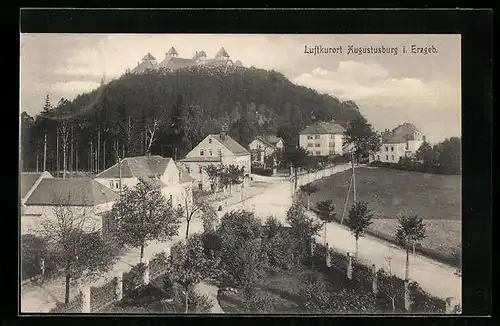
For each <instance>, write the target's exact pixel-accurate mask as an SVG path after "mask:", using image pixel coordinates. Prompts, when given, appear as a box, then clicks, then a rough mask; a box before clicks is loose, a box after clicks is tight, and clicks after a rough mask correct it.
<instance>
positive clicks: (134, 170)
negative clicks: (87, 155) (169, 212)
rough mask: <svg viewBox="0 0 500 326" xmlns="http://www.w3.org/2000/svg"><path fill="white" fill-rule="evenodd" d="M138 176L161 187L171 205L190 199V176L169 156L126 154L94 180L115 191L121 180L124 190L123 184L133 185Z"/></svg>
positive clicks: (191, 192) (117, 191)
mask: <svg viewBox="0 0 500 326" xmlns="http://www.w3.org/2000/svg"><path fill="white" fill-rule="evenodd" d="M139 179H142V180H144V181H146V182H150V183H152V184H154V185H156V186H158V187H160V188H161V191H162V193H163V195H164V196H165V198H166V199H167V200H168V201H170V202H171V203H172V205H173V206H174V207H176V206H177V205H179V204H181V205H183V206H184V204H185V200H186V199H187V201H188V205H191V203H192V200H193V178H191V177H190V176H189V174H188V173H187V172H186V171H185V170H184V169H183V168H182V167H179V166H178V165H177V164H176V163H175V162H174V160H173V159H171V158H165V157H161V156H153V155H151V156H137V157H127V158H125V159H123V160H121V162H120V163H116V164H115V165H113V166H111V167H109V168H108V169H106V170H104V171H102V172H101V173H99V174H98V175H96V176H95V177H94V180H95V181H97V182H99V183H100V184H102V185H104V186H106V187H108V188H109V189H111V190H112V191H113V192H115V193H119V192H120V180H121V187H122V190H123V189H124V187H128V188H129V189H131V188H133V187H135V185H136V184H138V183H139Z"/></svg>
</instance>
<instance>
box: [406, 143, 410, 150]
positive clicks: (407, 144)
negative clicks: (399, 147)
mask: <svg viewBox="0 0 500 326" xmlns="http://www.w3.org/2000/svg"><path fill="white" fill-rule="evenodd" d="M408 148H410V144H409V143H408V141H406V146H405V149H406V150H408Z"/></svg>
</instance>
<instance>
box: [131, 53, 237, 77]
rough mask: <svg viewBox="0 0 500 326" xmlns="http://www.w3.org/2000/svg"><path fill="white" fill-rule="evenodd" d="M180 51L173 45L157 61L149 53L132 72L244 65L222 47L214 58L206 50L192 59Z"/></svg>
mask: <svg viewBox="0 0 500 326" xmlns="http://www.w3.org/2000/svg"><path fill="white" fill-rule="evenodd" d="M178 56H179V53H177V50H175V48H174V47H171V48H170V50H168V52H167V53H166V54H165V59H164V60H163V61H162V62H160V63H157V61H156V58H155V57H153V56H152V55H151V53H147V54H146V55H145V56H144V57H143V58H142V59H141V62H138V63H137V66H136V67H135V68H134V69H132V71H131V73H133V74H134V73H135V74H137V73H142V72H144V71H146V70H154V69H162V68H163V69H168V70H177V69H181V68H185V67H190V66H201V65H203V66H228V65H229V66H232V65H234V66H242V63H241V61H239V60H237V61H236V62H233V61H232V60H231V59H230V58H229V54H228V53H227V51H226V50H225V49H224V48H223V47H222V48H220V50H219V51H218V52H217V54H216V55H215V57H214V58H207V54H206V53H205V51H203V50H202V51H196V52H195V54H194V56H193V58H192V59H188V58H179V57H178Z"/></svg>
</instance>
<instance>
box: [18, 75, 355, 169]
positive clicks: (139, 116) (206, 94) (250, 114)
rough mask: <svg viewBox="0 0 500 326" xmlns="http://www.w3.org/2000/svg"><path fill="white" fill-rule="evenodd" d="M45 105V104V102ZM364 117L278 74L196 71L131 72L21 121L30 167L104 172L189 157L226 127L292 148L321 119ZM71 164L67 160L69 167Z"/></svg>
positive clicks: (25, 162) (239, 135)
mask: <svg viewBox="0 0 500 326" xmlns="http://www.w3.org/2000/svg"><path fill="white" fill-rule="evenodd" d="M41 105H42V103H41ZM357 116H360V113H359V110H358V108H357V106H356V104H355V103H354V102H352V101H346V102H342V101H340V100H338V99H336V98H334V97H331V96H328V95H324V94H319V93H318V92H316V91H314V90H312V89H309V88H306V87H302V86H297V85H295V84H293V83H292V82H290V81H289V80H288V79H287V78H286V77H285V76H283V75H282V74H280V73H278V72H275V71H266V70H262V69H256V68H244V67H228V68H223V67H219V68H209V67H190V68H186V69H182V70H177V71H175V72H172V71H148V72H146V73H143V74H138V75H136V74H130V73H126V74H124V75H122V76H121V77H120V78H118V79H116V80H113V81H111V82H109V83H108V84H104V85H101V86H100V87H99V88H97V89H95V90H93V91H91V92H89V93H85V94H81V95H79V96H77V97H76V98H75V99H74V100H73V101H68V100H66V99H61V100H59V102H58V103H57V105H52V103H51V101H50V99H49V98H48V97H47V100H46V103H45V106H44V109H43V111H42V112H41V113H40V114H39V115H37V116H36V117H30V116H29V115H28V114H26V113H25V112H23V113H22V116H21V137H22V144H21V146H22V161H21V162H22V170H23V171H34V170H36V169H37V162H38V169H39V170H43V153H44V139H45V138H46V139H47V141H46V153H47V155H46V157H47V160H46V169H47V170H48V171H56V170H62V169H63V167H64V166H66V169H67V170H85V171H93V172H96V171H102V170H103V169H104V168H106V167H109V166H111V165H112V164H115V163H116V160H117V157H118V156H121V157H124V156H134V155H144V154H145V153H146V152H148V151H149V152H150V153H151V154H160V155H163V156H170V157H174V158H180V157H183V156H184V155H185V154H186V153H187V152H188V151H189V150H190V149H191V148H192V147H194V146H195V145H196V144H197V143H198V142H199V141H200V140H202V139H203V138H204V137H205V136H206V135H207V134H209V133H218V132H219V130H220V127H221V125H222V124H223V123H227V124H228V126H229V128H230V129H229V132H230V135H231V136H232V137H234V138H235V139H236V140H238V141H239V142H241V143H242V145H244V146H247V145H248V143H249V142H250V141H251V140H252V138H253V137H254V136H255V135H257V134H260V133H262V132H266V131H268V132H274V133H277V134H278V135H279V136H280V137H282V138H284V140H285V142H286V143H287V144H290V145H295V144H296V143H297V139H298V137H297V133H298V132H299V131H300V130H302V129H303V128H304V127H305V126H307V125H308V124H311V123H313V122H314V121H316V120H331V119H336V120H337V121H338V122H339V123H340V124H343V125H345V124H346V123H347V122H348V121H350V120H352V119H354V118H355V117H357ZM64 162H66V163H64Z"/></svg>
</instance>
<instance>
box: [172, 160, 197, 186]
mask: <svg viewBox="0 0 500 326" xmlns="http://www.w3.org/2000/svg"><path fill="white" fill-rule="evenodd" d="M176 165H177V168H178V169H179V173H180V175H179V182H180V183H185V182H192V181H194V178H193V177H191V176H190V175H189V173H188V172H187V171H186V169H185V167H184V166H182V164H176Z"/></svg>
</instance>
